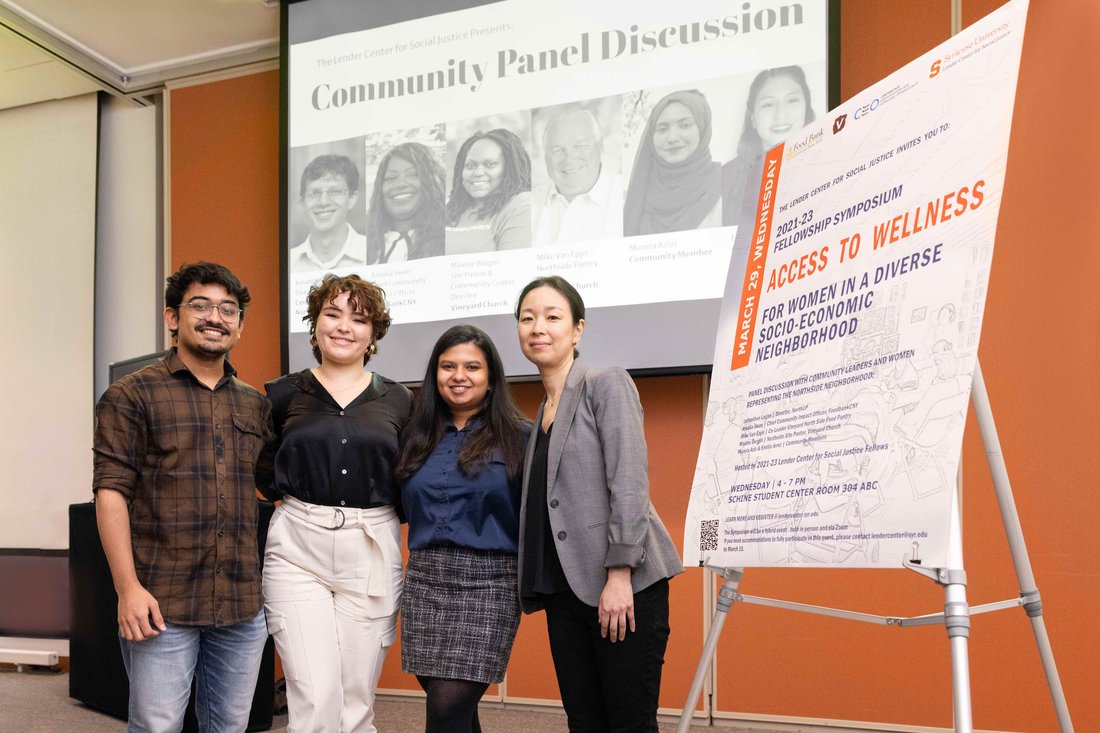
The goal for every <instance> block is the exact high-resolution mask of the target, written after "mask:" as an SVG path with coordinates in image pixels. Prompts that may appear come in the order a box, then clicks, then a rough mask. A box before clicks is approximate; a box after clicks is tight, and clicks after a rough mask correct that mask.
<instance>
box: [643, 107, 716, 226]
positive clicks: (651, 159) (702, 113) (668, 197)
mask: <svg viewBox="0 0 1100 733" xmlns="http://www.w3.org/2000/svg"><path fill="white" fill-rule="evenodd" d="M712 129H713V122H712V118H711V108H710V105H709V104H708V103H707V98H706V96H704V95H703V93H702V92H700V91H698V90H695V89H686V90H681V91H675V92H672V93H670V94H667V95H665V96H664V97H662V98H661V99H660V100H659V101H658V102H657V103H656V104H655V105H654V106H653V110H652V112H651V113H650V115H649V119H648V120H647V122H646V126H645V130H644V132H643V133H642V137H641V140H640V141H639V143H638V152H637V154H636V155H635V158H634V167H633V169H632V170H631V173H630V184H629V186H628V187H627V191H626V204H625V208H624V211H623V234H624V235H625V236H627V237H630V236H637V235H639V234H661V233H665V232H676V231H684V230H687V229H703V228H706V227H713V226H720V225H721V220H722V212H721V189H720V183H721V173H720V166H719V164H718V163H716V162H715V161H714V159H713V156H712V155H711V149H710V143H711V134H712Z"/></svg>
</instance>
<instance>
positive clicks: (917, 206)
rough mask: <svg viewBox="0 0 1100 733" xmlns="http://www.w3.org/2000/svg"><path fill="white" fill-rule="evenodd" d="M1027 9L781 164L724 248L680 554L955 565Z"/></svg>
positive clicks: (773, 160) (688, 559) (792, 143)
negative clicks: (964, 455) (954, 535)
mask: <svg viewBox="0 0 1100 733" xmlns="http://www.w3.org/2000/svg"><path fill="white" fill-rule="evenodd" d="M1026 15H1027V5H1026V2H1025V1H1024V0H1016V1H1014V2H1010V3H1008V4H1006V5H1004V6H1002V8H1001V9H999V10H997V11H996V12H994V13H993V14H991V15H990V16H988V17H987V18H985V19H984V20H982V21H980V22H979V23H977V24H975V25H973V26H971V27H970V28H967V29H966V30H964V31H963V32H961V33H960V34H958V35H956V36H955V37H953V38H952V39H951V40H950V41H947V42H946V43H944V44H943V45H941V46H939V47H938V48H936V49H934V50H932V51H930V52H929V53H927V54H925V55H924V56H922V57H920V58H919V59H917V60H916V61H914V62H912V63H911V64H909V65H907V66H905V67H904V68H902V69H901V70H899V71H898V72H896V73H894V74H892V75H891V76H889V77H887V78H886V79H884V80H883V81H881V82H879V83H878V84H876V85H874V86H872V87H871V88H869V89H867V90H866V91H864V92H863V93H861V94H859V95H857V96H855V97H854V98H852V99H851V100H849V101H848V102H846V103H845V104H843V105H841V106H840V107H838V108H837V109H835V110H833V111H832V112H830V113H829V115H828V116H827V117H826V118H825V119H823V120H821V122H820V123H818V124H814V125H810V126H808V127H806V128H804V129H802V130H801V131H799V132H798V133H797V134H794V135H792V136H791V137H789V138H788V139H787V140H786V142H784V143H783V144H782V145H780V146H778V147H776V148H774V149H772V150H771V151H770V152H769V153H768V154H767V156H766V158H765V161H764V165H763V169H762V172H761V176H760V178H759V179H758V180H759V186H758V188H759V197H758V203H757V206H756V208H755V217H754V219H753V220H751V221H752V222H753V223H752V226H751V229H750V227H748V226H743V227H742V229H741V231H740V232H739V236H738V238H737V243H736V245H735V250H734V254H733V256H732V258H731V263H730V270H729V276H728V278H727V282H726V290H725V296H724V299H723V303H722V314H721V317H720V325H719V331H718V339H717V344H716V347H715V352H714V371H713V378H712V381H711V393H710V401H709V404H708V407H707V412H706V425H705V428H704V435H703V439H702V444H701V446H700V451H699V463H698V467H697V469H696V473H695V479H694V482H693V483H694V485H693V487H692V494H691V499H690V503H689V508H688V516H687V520H686V525H685V540H684V548H685V550H684V553H685V559H684V562H685V564H688V565H696V564H704V565H709V566H713V567H744V566H804V567H811V566H812V567H819V566H848V567H894V568H897V567H901V565H902V564H903V562H904V561H905V560H907V559H908V560H916V561H920V562H922V563H923V564H925V565H926V566H930V567H943V566H945V561H946V554H947V549H948V542H949V539H950V532H949V528H950V514H951V503H952V500H953V497H954V494H955V489H956V473H957V470H958V465H959V453H960V450H961V446H962V435H963V428H964V425H965V420H966V410H967V406H968V401H969V396H970V386H971V378H972V375H973V372H974V365H975V359H976V357H977V350H978V336H979V334H980V332H981V325H982V311H983V308H984V304H985V297H986V287H987V283H988V281H989V268H990V264H991V260H992V256H993V240H994V234H995V232H996V227H997V213H998V210H999V207H1000V202H1001V193H1002V188H1003V184H1004V175H1005V162H1006V158H1007V154H1008V140H1009V130H1010V124H1011V119H1012V108H1013V102H1014V99H1015V93H1016V78H1017V72H1018V70H1019V63H1020V51H1021V47H1022V42H1023V32H1024V21H1025V18H1026Z"/></svg>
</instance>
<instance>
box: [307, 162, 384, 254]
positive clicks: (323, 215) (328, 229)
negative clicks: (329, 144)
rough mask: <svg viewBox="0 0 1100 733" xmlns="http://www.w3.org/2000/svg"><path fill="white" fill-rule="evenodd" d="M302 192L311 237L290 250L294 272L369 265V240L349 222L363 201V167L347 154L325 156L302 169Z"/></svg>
mask: <svg viewBox="0 0 1100 733" xmlns="http://www.w3.org/2000/svg"><path fill="white" fill-rule="evenodd" d="M298 195H299V197H300V203H301V206H302V210H303V211H304V212H305V215H306V221H307V222H308V223H309V236H308V237H306V241H304V242H302V243H301V244H299V245H298V246H297V247H294V248H292V249H291V250H290V270H291V272H301V271H309V270H318V271H324V272H330V271H332V270H338V269H340V268H347V267H362V266H363V265H366V264H367V239H366V237H364V236H363V235H362V234H360V233H359V232H357V231H355V229H353V228H352V227H351V225H350V224H348V212H350V211H351V209H352V207H353V206H355V203H356V202H357V201H358V200H359V169H358V168H356V166H355V163H353V162H352V161H351V159H350V158H348V157H346V156H343V155H321V156H318V157H316V158H314V159H313V160H312V161H311V162H310V164H309V165H307V166H306V169H305V170H304V171H302V184H301V188H299V191H298Z"/></svg>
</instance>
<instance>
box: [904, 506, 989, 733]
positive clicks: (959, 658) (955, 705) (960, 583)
mask: <svg viewBox="0 0 1100 733" xmlns="http://www.w3.org/2000/svg"><path fill="white" fill-rule="evenodd" d="M961 494H962V492H961V489H959V488H956V490H955V496H954V498H953V499H952V501H951V524H950V526H949V528H948V539H947V543H948V544H947V558H946V559H947V563H946V564H947V567H946V568H936V567H927V566H925V565H922V564H921V563H920V562H919V561H912V560H906V561H905V563H904V565H905V567H907V568H909V569H910V570H913V571H915V572H917V573H919V574H921V575H923V576H925V577H927V578H930V579H932V580H934V581H935V582H937V583H939V584H940V585H942V586H943V588H944V606H943V617H942V619H943V623H944V625H945V626H946V627H947V639H948V642H949V643H950V644H951V702H952V713H953V714H954V720H955V731H956V733H973V730H974V721H973V715H972V712H971V710H972V708H971V702H970V658H969V656H968V653H969V650H968V645H969V642H970V606H969V604H967V602H966V571H965V570H963V556H962V505H961ZM938 617H939V615H938V614H936V615H935V616H929V617H918V618H917V619H903V620H902V621H901V622H900V625H901V626H916V625H918V624H925V623H929V622H931V621H932V619H934V618H938Z"/></svg>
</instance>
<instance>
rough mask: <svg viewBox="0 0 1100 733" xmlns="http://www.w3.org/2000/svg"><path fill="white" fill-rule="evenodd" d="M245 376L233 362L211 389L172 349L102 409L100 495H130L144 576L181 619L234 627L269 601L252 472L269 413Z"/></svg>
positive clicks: (127, 381) (109, 395)
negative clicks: (262, 590)
mask: <svg viewBox="0 0 1100 733" xmlns="http://www.w3.org/2000/svg"><path fill="white" fill-rule="evenodd" d="M236 374H237V372H236V370H234V369H233V367H232V366H230V365H229V363H228V362H226V364H225V376H224V377H222V379H221V381H219V382H218V384H217V386H216V387H215V388H214V389H209V388H208V387H206V386H205V385H203V384H202V383H201V382H199V381H198V379H196V378H195V376H194V375H192V374H191V372H190V370H188V369H187V367H186V366H184V364H183V362H182V361H181V360H180V358H179V356H177V355H176V351H175V349H173V350H172V351H171V352H169V354H168V355H167V356H166V357H165V358H164V360H163V361H160V362H158V363H156V364H153V365H151V366H148V367H146V368H145V369H142V370H140V371H137V372H134V373H133V374H130V375H127V376H125V377H123V378H122V379H120V380H119V381H117V382H115V383H114V384H112V385H111V387H110V388H109V389H108V390H107V391H106V392H105V393H104V394H103V397H102V398H100V400H99V404H97V405H96V430H95V443H94V446H93V450H94V452H95V474H94V483H93V485H92V486H93V490H96V491H98V490H99V489H114V490H116V491H119V492H121V493H122V494H123V495H124V496H125V497H126V501H127V503H128V504H129V506H130V535H131V539H132V542H133V552H134V565H135V566H136V568H137V577H138V580H139V581H141V583H142V585H144V586H145V588H146V589H147V590H148V591H149V592H150V593H152V594H153V597H154V598H156V599H157V602H158V603H160V609H161V613H163V614H164V618H165V620H166V621H169V622H172V623H176V624H185V625H190V626H228V625H231V624H236V623H240V622H242V621H247V620H249V619H251V618H253V617H254V616H255V615H256V614H257V613H258V612H259V610H260V606H261V605H262V601H261V597H260V564H259V550H258V548H257V547H256V521H257V515H258V505H257V500H256V481H255V477H254V470H255V464H256V456H257V455H258V454H259V451H260V448H262V447H263V445H264V443H265V442H266V441H267V440H268V438H269V436H270V435H271V428H270V424H271V408H270V406H269V403H268V401H267V399H265V398H264V397H263V395H261V394H260V393H259V392H257V391H256V390H255V389H253V388H252V387H249V386H248V385H247V384H245V383H244V382H242V381H240V380H239V379H237V377H236Z"/></svg>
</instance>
